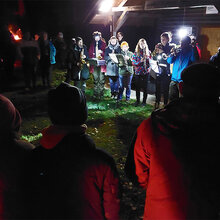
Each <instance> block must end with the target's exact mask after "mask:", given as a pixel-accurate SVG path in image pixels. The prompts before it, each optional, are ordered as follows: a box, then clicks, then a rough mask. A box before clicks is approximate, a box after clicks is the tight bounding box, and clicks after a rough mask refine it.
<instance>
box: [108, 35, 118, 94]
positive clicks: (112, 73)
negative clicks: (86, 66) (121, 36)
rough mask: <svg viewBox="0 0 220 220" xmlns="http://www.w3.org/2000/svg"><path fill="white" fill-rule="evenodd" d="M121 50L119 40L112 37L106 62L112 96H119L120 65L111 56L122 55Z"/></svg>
mask: <svg viewBox="0 0 220 220" xmlns="http://www.w3.org/2000/svg"><path fill="white" fill-rule="evenodd" d="M120 53H121V48H120V45H119V43H118V39H117V38H116V37H115V36H112V37H111V38H110V40H109V44H108V47H107V48H106V49H105V61H106V64H107V70H106V75H107V76H109V82H110V88H111V96H112V97H113V98H117V96H118V64H117V63H115V62H114V61H113V60H112V59H111V54H120Z"/></svg>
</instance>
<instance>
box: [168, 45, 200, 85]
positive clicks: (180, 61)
mask: <svg viewBox="0 0 220 220" xmlns="http://www.w3.org/2000/svg"><path fill="white" fill-rule="evenodd" d="M197 60H198V52H197V50H196V47H195V48H193V47H190V48H186V49H182V50H181V51H180V52H179V53H178V54H177V55H176V56H170V57H168V58H167V63H169V64H172V63H173V73H172V77H171V80H172V81H175V82H182V79H181V73H182V71H183V70H184V69H185V68H186V67H187V66H189V65H190V64H192V63H193V62H195V61H197Z"/></svg>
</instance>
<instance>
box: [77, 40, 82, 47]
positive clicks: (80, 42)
mask: <svg viewBox="0 0 220 220" xmlns="http://www.w3.org/2000/svg"><path fill="white" fill-rule="evenodd" d="M78 46H79V47H80V48H83V41H82V40H79V41H78Z"/></svg>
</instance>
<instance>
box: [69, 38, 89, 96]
mask: <svg viewBox="0 0 220 220" xmlns="http://www.w3.org/2000/svg"><path fill="white" fill-rule="evenodd" d="M88 57H89V54H88V51H87V47H86V45H85V44H83V39H82V38H81V37H77V38H76V43H75V44H74V45H73V46H72V48H70V49H69V51H68V54H67V77H66V82H70V80H74V84H75V86H76V87H78V88H79V89H81V90H82V91H83V92H84V93H85V90H86V80H87V79H88V78H89V68H88V66H87V64H86V60H87V59H88Z"/></svg>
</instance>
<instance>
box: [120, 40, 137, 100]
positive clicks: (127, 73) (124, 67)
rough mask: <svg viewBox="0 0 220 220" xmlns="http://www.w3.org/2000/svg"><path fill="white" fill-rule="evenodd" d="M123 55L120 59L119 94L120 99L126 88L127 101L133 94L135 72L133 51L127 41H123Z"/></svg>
mask: <svg viewBox="0 0 220 220" xmlns="http://www.w3.org/2000/svg"><path fill="white" fill-rule="evenodd" d="M121 50H122V51H121V55H122V58H123V60H122V61H121V60H119V78H118V79H119V94H118V100H119V101H121V100H122V97H123V92H124V88H126V101H129V100H130V95H131V80H132V77H133V73H134V68H133V66H132V57H133V53H132V52H131V51H129V45H128V43H127V42H126V41H123V42H122V43H121Z"/></svg>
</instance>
